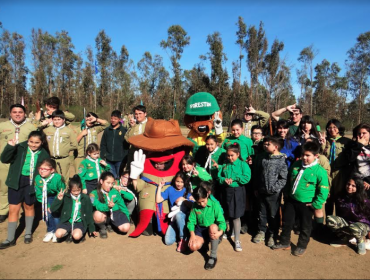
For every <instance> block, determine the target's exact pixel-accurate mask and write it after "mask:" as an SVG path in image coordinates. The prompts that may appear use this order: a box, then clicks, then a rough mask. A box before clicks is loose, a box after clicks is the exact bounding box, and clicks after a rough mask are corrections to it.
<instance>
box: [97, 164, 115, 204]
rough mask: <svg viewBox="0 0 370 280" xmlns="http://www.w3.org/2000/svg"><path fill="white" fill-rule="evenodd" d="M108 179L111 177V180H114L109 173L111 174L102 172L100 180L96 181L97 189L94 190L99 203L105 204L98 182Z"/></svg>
mask: <svg viewBox="0 0 370 280" xmlns="http://www.w3.org/2000/svg"><path fill="white" fill-rule="evenodd" d="M108 177H112V178H113V179H115V178H114V175H113V174H112V173H111V172H109V171H108V172H103V173H102V174H101V175H100V178H99V179H98V187H97V188H96V191H97V193H98V199H99V201H100V202H101V203H105V199H104V195H103V193H102V192H101V189H102V184H101V183H100V180H103V181H105V180H107V178H108Z"/></svg>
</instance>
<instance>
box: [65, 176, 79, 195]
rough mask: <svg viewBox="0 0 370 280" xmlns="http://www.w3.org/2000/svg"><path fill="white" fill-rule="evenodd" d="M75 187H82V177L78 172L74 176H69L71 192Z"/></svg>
mask: <svg viewBox="0 0 370 280" xmlns="http://www.w3.org/2000/svg"><path fill="white" fill-rule="evenodd" d="M74 187H77V188H79V189H82V182H81V178H80V176H78V174H75V175H73V177H72V178H69V182H68V189H69V192H71V191H72V189H73V188H74Z"/></svg>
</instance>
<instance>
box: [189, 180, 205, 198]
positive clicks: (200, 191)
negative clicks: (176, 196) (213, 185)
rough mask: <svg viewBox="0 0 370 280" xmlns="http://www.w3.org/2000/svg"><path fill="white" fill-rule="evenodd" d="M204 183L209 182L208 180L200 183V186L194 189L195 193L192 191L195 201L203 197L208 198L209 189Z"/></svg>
mask: <svg viewBox="0 0 370 280" xmlns="http://www.w3.org/2000/svg"><path fill="white" fill-rule="evenodd" d="M204 183H207V182H204V181H203V182H201V183H200V184H199V186H198V187H196V188H195V189H194V190H193V193H192V196H193V197H194V200H195V201H198V200H199V199H202V198H208V191H207V189H206V188H205V187H204Z"/></svg>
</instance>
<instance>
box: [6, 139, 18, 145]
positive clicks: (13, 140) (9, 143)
mask: <svg viewBox="0 0 370 280" xmlns="http://www.w3.org/2000/svg"><path fill="white" fill-rule="evenodd" d="M16 144H17V140H15V139H10V140H9V141H8V145H10V146H13V147H14V146H15V145H16Z"/></svg>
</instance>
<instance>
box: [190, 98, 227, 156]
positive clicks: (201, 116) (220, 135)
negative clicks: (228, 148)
mask: <svg viewBox="0 0 370 280" xmlns="http://www.w3.org/2000/svg"><path fill="white" fill-rule="evenodd" d="M184 123H185V125H186V126H187V127H188V128H189V129H190V132H189V134H188V138H189V139H190V140H191V141H192V142H193V143H194V145H195V146H194V149H193V154H195V152H196V151H197V150H198V147H199V146H203V145H205V144H206V138H207V136H208V135H215V136H216V137H217V139H218V142H219V143H222V142H223V141H224V140H225V137H226V135H225V133H224V131H223V129H222V114H221V112H220V107H219V106H218V104H217V100H216V98H215V97H214V96H213V95H212V94H210V93H208V92H198V93H195V94H193V95H192V96H191V97H190V98H189V99H188V101H187V102H186V110H185V117H184Z"/></svg>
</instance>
